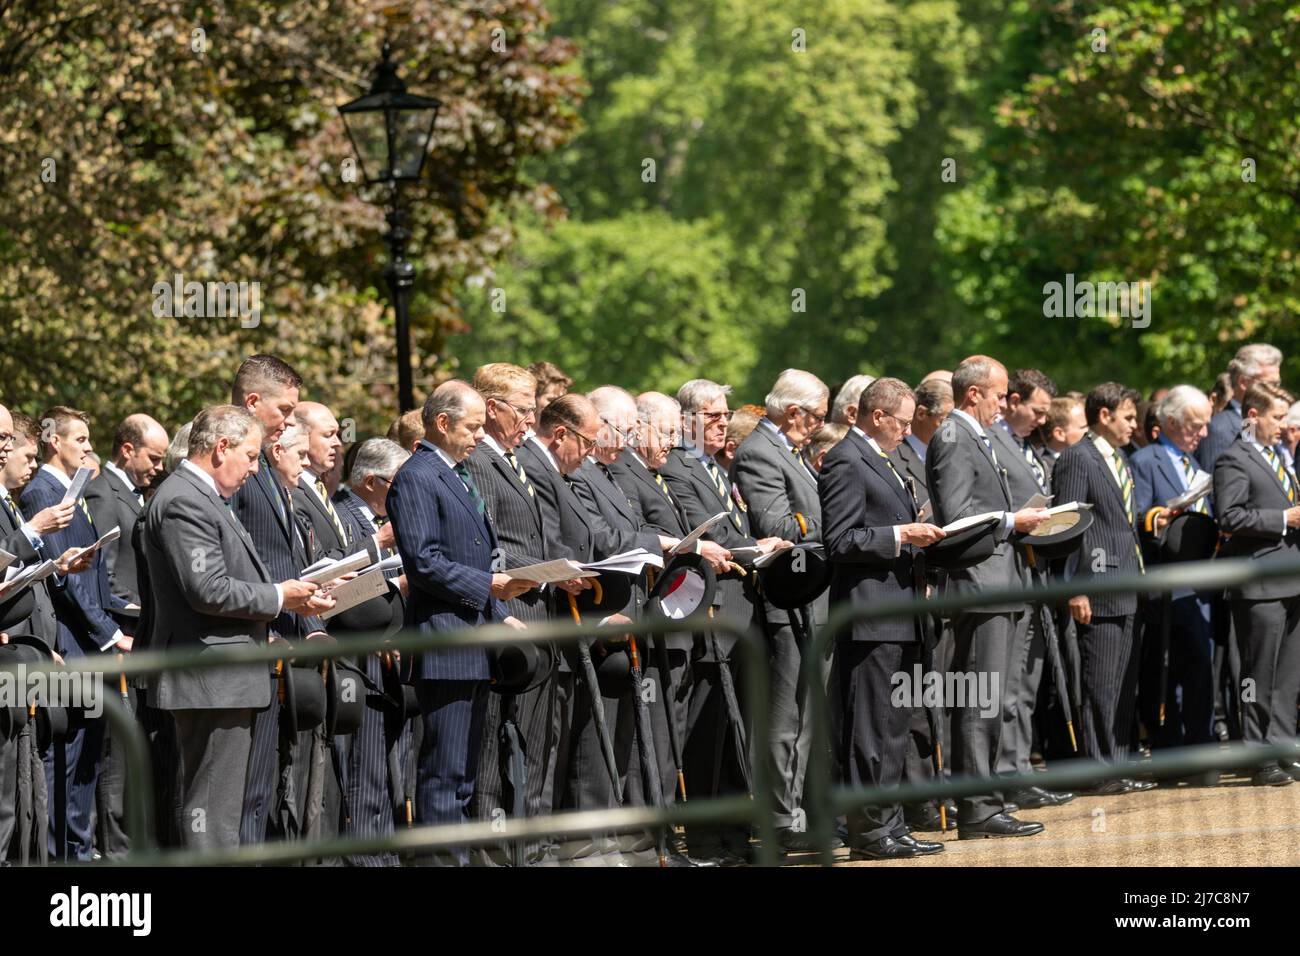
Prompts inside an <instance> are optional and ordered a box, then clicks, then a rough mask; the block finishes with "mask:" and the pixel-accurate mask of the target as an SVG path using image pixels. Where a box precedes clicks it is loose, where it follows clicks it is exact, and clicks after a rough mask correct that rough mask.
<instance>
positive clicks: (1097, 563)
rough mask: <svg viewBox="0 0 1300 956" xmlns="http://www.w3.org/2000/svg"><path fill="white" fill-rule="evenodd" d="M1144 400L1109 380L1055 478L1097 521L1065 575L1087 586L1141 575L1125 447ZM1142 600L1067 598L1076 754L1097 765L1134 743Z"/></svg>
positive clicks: (1101, 789)
mask: <svg viewBox="0 0 1300 956" xmlns="http://www.w3.org/2000/svg"><path fill="white" fill-rule="evenodd" d="M1139 398H1140V396H1139V394H1138V393H1137V392H1136V391H1135V390H1133V389H1131V388H1125V387H1124V386H1123V385H1121V384H1119V383H1118V382H1105V383H1103V384H1101V385H1098V386H1097V387H1096V388H1094V389H1093V390H1092V391H1090V392H1089V393H1088V395H1087V397H1086V398H1085V399H1084V413H1085V414H1086V416H1087V418H1088V429H1089V431H1088V436H1087V437H1086V438H1085V439H1084V440H1083V441H1081V442H1079V443H1078V444H1077V445H1073V446H1071V447H1070V448H1067V449H1066V450H1065V451H1064V452H1062V453H1061V457H1060V458H1059V459H1058V460H1057V462H1056V468H1055V470H1054V471H1053V472H1052V488H1053V491H1054V492H1055V494H1056V500H1057V501H1059V502H1061V503H1062V504H1064V503H1066V502H1070V501H1081V502H1087V503H1089V504H1091V505H1092V509H1093V510H1092V515H1093V521H1092V525H1091V527H1089V528H1088V530H1087V531H1086V532H1085V533H1084V535H1083V541H1082V543H1081V544H1080V546H1079V550H1078V551H1077V552H1075V554H1074V555H1073V556H1072V557H1071V558H1070V559H1069V560H1068V561H1067V562H1066V564H1065V569H1064V574H1065V577H1066V578H1067V579H1069V580H1072V581H1081V582H1086V581H1088V580H1089V579H1090V578H1092V577H1093V576H1094V575H1101V574H1133V573H1136V572H1140V571H1142V570H1143V561H1142V549H1141V545H1140V544H1139V541H1138V532H1137V517H1138V516H1137V504H1136V500H1137V499H1136V495H1135V491H1134V478H1133V471H1132V469H1131V468H1130V467H1129V463H1128V459H1127V457H1126V456H1125V455H1124V452H1123V451H1121V449H1122V448H1123V447H1124V446H1125V445H1126V444H1128V441H1129V439H1130V438H1131V437H1132V435H1133V431H1134V429H1136V428H1137V425H1138V422H1137V402H1138V400H1139ZM1137 610H1138V596H1137V595H1136V594H1133V593H1128V594H1103V595H1096V596H1093V597H1089V596H1088V595H1086V594H1080V595H1077V596H1075V597H1072V598H1070V615H1071V616H1072V617H1073V618H1074V620H1075V622H1076V625H1077V630H1078V639H1079V658H1080V667H1081V686H1082V695H1083V696H1082V700H1081V701H1080V705H1081V708H1082V713H1081V714H1079V749H1080V752H1081V754H1082V755H1083V756H1085V757H1091V758H1093V759H1096V760H1107V761H1110V760H1123V759H1125V758H1126V757H1127V756H1128V752H1129V745H1130V740H1131V739H1132V732H1133V720H1134V714H1135V703H1136V700H1135V698H1136V694H1137V680H1138V663H1139V657H1138V647H1139V643H1140V641H1139V637H1138V635H1137V633H1136V618H1137ZM1153 786H1155V784H1154V783H1151V782H1150V781H1139V780H1127V779H1120V780H1110V781H1107V782H1106V783H1104V784H1101V785H1100V786H1098V787H1096V788H1095V789H1094V790H1093V791H1092V793H1094V794H1096V795H1110V794H1118V793H1131V792H1133V791H1135V790H1148V789H1150V788H1151V787H1153Z"/></svg>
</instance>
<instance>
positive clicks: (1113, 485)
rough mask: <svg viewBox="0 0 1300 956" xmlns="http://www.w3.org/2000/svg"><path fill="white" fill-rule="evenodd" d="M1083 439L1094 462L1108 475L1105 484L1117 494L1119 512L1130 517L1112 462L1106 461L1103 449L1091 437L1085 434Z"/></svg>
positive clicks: (1130, 477)
mask: <svg viewBox="0 0 1300 956" xmlns="http://www.w3.org/2000/svg"><path fill="white" fill-rule="evenodd" d="M1083 441H1085V442H1086V443H1087V452H1088V453H1089V454H1091V455H1092V458H1093V461H1094V463H1096V464H1097V465H1100V466H1101V470H1102V473H1103V474H1104V475H1105V476H1106V481H1105V484H1106V486H1107V487H1109V488H1110V490H1111V493H1112V494H1114V496H1115V502H1116V504H1117V505H1118V506H1119V513H1120V514H1122V515H1124V516H1125V517H1128V509H1127V508H1125V507H1124V494H1123V493H1122V492H1121V491H1120V490H1119V482H1118V481H1116V480H1115V473H1114V472H1113V471H1112V470H1111V467H1110V462H1108V461H1106V457H1105V456H1104V455H1103V454H1102V453H1101V449H1100V448H1098V447H1097V446H1096V445H1095V444H1093V441H1092V439H1091V438H1089V437H1086V436H1085V437H1084V438H1083ZM1129 480H1130V481H1132V475H1130V476H1129Z"/></svg>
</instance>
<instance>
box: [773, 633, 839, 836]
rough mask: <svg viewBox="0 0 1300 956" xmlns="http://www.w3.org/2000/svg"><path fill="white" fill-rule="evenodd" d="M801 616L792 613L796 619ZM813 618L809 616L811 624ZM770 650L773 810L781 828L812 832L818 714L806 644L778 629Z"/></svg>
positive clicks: (823, 677)
mask: <svg viewBox="0 0 1300 956" xmlns="http://www.w3.org/2000/svg"><path fill="white" fill-rule="evenodd" d="M795 613H796V612H794V611H791V612H790V614H791V616H793V615H794V614H795ZM811 618H812V615H811V613H809V620H811ZM772 630H773V633H772V636H771V641H770V643H769V647H770V649H771V654H770V656H769V660H768V667H769V671H768V672H769V674H770V675H771V681H772V701H771V707H770V708H769V712H770V714H771V732H772V741H771V748H770V751H769V752H770V753H771V757H772V762H773V765H774V766H775V768H776V773H775V774H773V777H772V787H773V807H774V808H775V813H776V825H777V827H791V828H794V829H797V830H805V829H807V821H806V819H805V817H804V813H803V809H802V805H803V793H804V776H805V774H806V773H807V771H808V750H809V748H810V747H811V745H812V714H811V713H810V712H809V705H810V701H809V698H808V692H807V688H806V686H805V676H804V671H805V668H806V667H807V664H808V661H807V658H806V657H805V656H804V647H805V646H806V641H807V640H809V639H811V636H810V635H805V636H804V639H803V641H799V640H796V638H795V635H794V631H793V630H792V628H791V627H790V626H789V625H775V626H773V628H772ZM828 674H829V668H828V667H827V665H826V663H825V662H824V661H823V662H821V675H820V676H821V684H822V687H825V686H826V678H827V676H828Z"/></svg>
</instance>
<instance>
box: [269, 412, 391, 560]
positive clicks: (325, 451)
mask: <svg viewBox="0 0 1300 956" xmlns="http://www.w3.org/2000/svg"><path fill="white" fill-rule="evenodd" d="M293 416H294V418H295V419H296V420H297V422H298V424H300V425H301V426H302V427H303V429H304V431H305V433H306V435H307V462H306V467H304V468H303V471H302V475H301V477H299V479H298V485H297V487H296V489H295V490H294V492H293V510H294V512H295V513H296V514H297V515H298V517H299V519H300V520H301V521H302V522H303V524H304V525H305V526H306V527H307V528H308V529H309V530H310V531H311V534H312V538H313V542H312V554H313V555H314V556H315V557H316V559H317V560H319V559H320V558H342V557H346V556H347V555H350V554H355V553H356V552H358V551H360V550H362V549H363V548H364V549H365V551H366V553H367V554H369V555H370V560H371V561H372V562H373V561H378V560H379V552H380V551H381V550H382V549H384V548H391V547H393V529H392V528H388V527H384V528H380V529H379V530H378V531H376V532H374V533H373V534H367V535H365V536H364V537H361V538H357V539H356V540H353V539H352V538H351V537H350V536H349V530H350V529H349V528H347V527H346V526H345V525H344V523H343V522H342V521H341V520H339V516H338V513H337V512H336V511H335V510H334V502H333V500H332V497H331V496H332V491H331V490H330V488H329V486H328V483H327V477H328V476H329V474H330V473H331V472H333V471H334V469H335V467H336V466H337V465H338V464H339V458H340V457H341V455H342V449H343V441H342V440H341V439H340V438H339V423H338V419H337V418H335V417H334V413H333V412H331V411H330V410H329V409H328V408H326V407H325V406H324V405H322V404H320V403H319V402H299V403H298V405H297V407H296V408H295V409H294V412H293Z"/></svg>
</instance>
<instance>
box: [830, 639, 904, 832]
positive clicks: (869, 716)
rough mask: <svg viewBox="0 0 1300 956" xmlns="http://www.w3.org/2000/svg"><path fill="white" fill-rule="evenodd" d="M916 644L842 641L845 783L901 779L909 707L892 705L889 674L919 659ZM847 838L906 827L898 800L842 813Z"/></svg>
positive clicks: (891, 784)
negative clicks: (844, 816)
mask: <svg viewBox="0 0 1300 956" xmlns="http://www.w3.org/2000/svg"><path fill="white" fill-rule="evenodd" d="M920 650H921V648H920V645H919V644H883V643H877V642H875V641H845V642H842V643H840V644H838V645H837V646H836V653H837V654H838V655H839V657H840V695H841V710H842V711H843V713H844V739H843V744H842V746H841V754H842V756H841V758H840V766H841V768H842V772H843V774H844V776H843V778H842V779H843V782H844V783H845V785H847V786H850V787H854V788H858V787H894V786H897V785H898V784H899V783H901V782H902V779H903V765H904V763H905V761H906V756H907V727H908V723H909V722H910V721H911V719H912V711H913V708H912V707H910V706H906V707H904V706H894V704H893V702H892V699H891V698H892V695H891V686H892V678H893V675H894V674H897V673H900V672H901V673H904V674H907V675H908V677H909V679H910V677H911V674H912V668H913V665H914V664H915V663H916V662H917V661H919V660H920ZM848 826H849V843H850V845H851V846H860V845H862V844H864V843H869V842H872V841H875V840H879V839H882V838H884V837H889V836H902V835H903V834H905V833H906V832H907V827H906V826H905V825H904V823H903V807H902V805H901V804H898V803H889V804H882V805H877V806H867V807H863V808H861V809H860V810H855V811H852V812H850V813H849V814H848Z"/></svg>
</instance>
